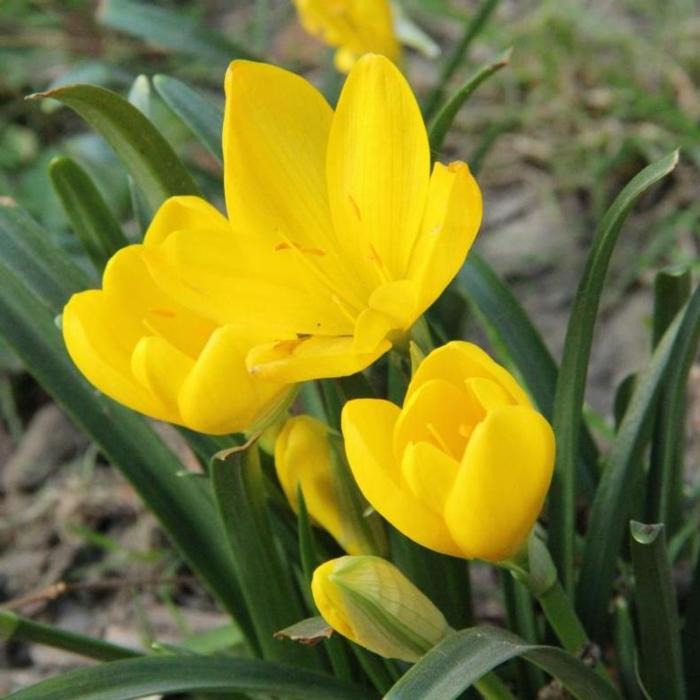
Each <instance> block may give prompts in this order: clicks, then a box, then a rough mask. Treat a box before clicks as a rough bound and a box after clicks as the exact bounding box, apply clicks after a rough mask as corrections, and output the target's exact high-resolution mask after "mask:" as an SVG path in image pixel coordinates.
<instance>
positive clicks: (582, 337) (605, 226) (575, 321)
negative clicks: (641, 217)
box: [549, 151, 678, 633]
mask: <svg viewBox="0 0 700 700" xmlns="http://www.w3.org/2000/svg"><path fill="white" fill-rule="evenodd" d="M677 163H678V152H677V151H674V152H673V153H670V154H669V155H667V156H665V157H664V158H661V159H660V160H658V161H656V162H655V163H652V164H651V165H649V166H647V167H646V168H644V170H642V171H641V172H640V173H639V174H637V175H636V176H635V177H634V178H633V179H632V180H631V181H630V182H629V183H628V184H627V185H626V187H625V188H624V189H623V190H622V192H620V194H619V195H618V196H617V198H616V199H615V201H614V202H613V204H612V206H611V207H610V209H608V211H607V212H606V214H605V216H604V217H603V220H602V221H601V223H600V226H599V227H598V230H597V232H596V234H595V238H594V240H593V243H592V245H591V249H590V252H589V254H588V258H587V259H586V266H585V268H584V271H583V275H582V276H581V280H580V281H579V284H578V289H577V290H576V296H575V297H574V302H573V307H572V309H571V315H570V317H569V323H568V326H567V330H566V340H565V342H564V351H563V353H562V360H561V364H560V367H559V375H558V379H557V390H556V395H555V398H554V412H553V418H552V422H553V426H554V433H555V435H556V438H557V461H556V469H555V473H554V481H553V483H552V490H551V492H550V498H549V504H550V510H549V517H550V527H549V537H550V549H551V551H552V556H553V558H554V562H555V563H556V565H557V569H558V570H559V576H560V578H561V581H562V584H563V585H564V588H565V589H566V590H567V591H568V592H571V591H572V590H573V585H574V537H575V534H576V522H575V520H576V519H575V516H576V512H575V505H576V462H577V460H578V455H579V445H580V440H581V426H582V424H583V418H582V410H583V399H584V393H585V389H586V376H587V374H588V361H589V359H590V354H591V346H592V344H593V328H594V325H595V320H596V317H597V315H598V307H599V305H600V298H601V294H602V292H603V285H604V283H605V277H606V275H607V272H608V266H609V263H610V258H611V256H612V253H613V250H614V248H615V244H616V243H617V239H618V237H619V234H620V230H621V229H622V225H623V224H624V222H625V219H626V218H627V215H628V214H629V212H630V210H631V209H632V206H633V205H634V203H635V202H636V201H637V199H638V198H639V197H640V196H641V195H642V194H643V193H644V192H646V191H647V190H648V189H649V188H650V187H651V186H652V185H653V184H654V183H656V182H658V181H659V180H661V179H662V178H664V177H665V176H666V175H668V174H669V173H670V172H671V171H672V170H673V169H674V168H675V167H676V164H677ZM589 541H590V539H589ZM591 633H593V631H592V630H591Z"/></svg>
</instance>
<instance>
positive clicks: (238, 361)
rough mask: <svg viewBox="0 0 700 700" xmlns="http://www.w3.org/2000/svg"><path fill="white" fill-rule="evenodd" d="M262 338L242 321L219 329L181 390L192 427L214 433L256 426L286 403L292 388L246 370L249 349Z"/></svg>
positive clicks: (185, 418) (184, 414)
mask: <svg viewBox="0 0 700 700" xmlns="http://www.w3.org/2000/svg"><path fill="white" fill-rule="evenodd" d="M259 340H260V337H259V336H256V335H255V334H254V333H253V332H252V331H251V330H250V329H248V328H244V327H241V326H223V327H221V328H218V329H217V330H216V331H214V333H213V334H212V336H211V338H210V339H209V342H208V343H207V345H206V346H205V348H204V350H203V351H202V353H201V355H200V356H199V358H198V360H197V362H196V364H195V365H194V367H193V369H192V371H191V372H190V373H189V375H188V377H187V379H186V380H185V382H184V384H183V385H182V388H181V390H180V396H179V406H180V412H181V414H182V418H183V421H184V422H185V424H186V425H187V426H189V427H191V428H192V429H194V430H198V431H200V432H203V433H208V434H211V435H222V434H225V433H234V432H239V431H243V430H249V429H251V427H254V426H255V424H256V423H260V422H263V421H264V420H265V419H266V418H268V417H270V416H271V415H272V414H274V413H275V412H276V410H278V409H279V408H280V406H281V405H282V404H283V403H284V401H285V400H286V399H287V398H288V395H289V390H290V387H288V386H286V385H282V384H278V383H274V382H270V381H266V380H264V379H262V378H259V377H253V376H251V375H250V374H249V372H248V371H247V369H246V364H245V357H246V354H247V352H248V351H249V350H250V348H251V347H252V346H253V344H254V343H255V342H258V341H259Z"/></svg>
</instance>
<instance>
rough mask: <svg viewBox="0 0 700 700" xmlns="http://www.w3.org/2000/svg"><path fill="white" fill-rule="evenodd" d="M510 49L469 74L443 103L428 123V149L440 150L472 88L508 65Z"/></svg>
mask: <svg viewBox="0 0 700 700" xmlns="http://www.w3.org/2000/svg"><path fill="white" fill-rule="evenodd" d="M512 52H513V51H512V49H508V50H507V51H504V52H503V53H502V54H501V55H500V56H499V57H498V58H497V59H496V60H495V61H492V62H491V63H487V64H485V65H483V66H481V68H479V70H477V71H476V73H474V75H472V76H470V78H469V79H468V80H467V82H465V83H464V85H462V87H460V88H459V90H457V92H455V94H454V95H452V97H450V99H449V100H448V101H447V102H446V103H445V105H444V106H443V107H442V109H441V110H440V111H439V112H438V114H437V115H436V117H435V119H433V121H432V122H431V123H430V128H429V130H428V131H429V134H430V149H431V150H432V152H433V154H435V153H437V152H439V151H440V149H441V148H442V144H443V142H444V141H445V136H447V132H448V131H449V130H450V127H451V126H452V122H454V120H455V117H456V116H457V114H458V113H459V110H460V109H462V106H463V105H464V103H465V102H466V101H467V100H468V99H469V98H470V97H471V95H472V93H473V92H474V90H476V89H477V88H478V87H479V85H481V83H483V82H484V81H485V80H487V79H488V78H490V77H491V76H492V75H493V74H494V73H496V72H498V71H499V70H501V68H504V67H505V66H507V65H508V63H509V62H510V56H511V53H512Z"/></svg>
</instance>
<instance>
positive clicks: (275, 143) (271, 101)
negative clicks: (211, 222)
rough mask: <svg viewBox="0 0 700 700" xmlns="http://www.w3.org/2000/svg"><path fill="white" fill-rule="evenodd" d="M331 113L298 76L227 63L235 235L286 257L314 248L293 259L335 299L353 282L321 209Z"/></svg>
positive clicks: (228, 166)
mask: <svg viewBox="0 0 700 700" xmlns="http://www.w3.org/2000/svg"><path fill="white" fill-rule="evenodd" d="M332 116H333V112H332V110H331V108H330V106H329V105H328V103H327V102H326V100H325V98H324V97H323V96H322V95H321V93H320V92H319V91H318V90H316V88H315V87H313V86H312V85H311V84H310V83H308V82H307V81H306V80H304V79H303V78H301V77H300V76H298V75H295V74H294V73H291V72H289V71H286V70H283V69H281V68H277V67H275V66H271V65H267V64H264V63H253V62H249V61H234V62H233V63H231V65H230V67H229V69H228V72H227V73H226V112H225V117H224V132H223V149H224V185H225V190H226V205H227V208H228V213H229V218H230V219H231V221H232V222H234V223H235V226H236V228H237V229H238V230H240V231H241V232H242V235H244V236H251V237H254V238H256V239H258V241H260V243H261V244H264V245H265V246H267V248H268V249H269V251H270V252H272V251H273V249H275V250H280V249H283V248H286V249H287V250H290V255H287V256H286V257H287V258H289V257H290V256H291V254H293V253H294V252H295V251H296V250H306V251H314V254H311V255H306V256H305V257H303V258H301V260H300V262H301V263H303V264H306V266H307V267H308V268H314V269H315V273H314V274H316V275H318V274H321V272H319V270H320V269H321V270H322V273H323V276H324V279H325V281H326V282H327V283H328V284H329V285H330V284H334V283H335V284H336V286H337V288H338V289H339V290H340V295H341V296H343V295H344V294H345V295H348V296H350V297H352V296H353V294H355V293H356V291H357V289H358V285H357V281H356V278H355V276H354V275H353V274H352V272H351V268H350V266H348V265H346V264H344V262H343V261H342V260H341V259H340V257H339V256H338V254H337V246H336V245H335V236H334V234H333V227H332V224H331V217H330V210H329V206H328V195H327V185H326V174H325V172H326V171H325V167H326V165H325V164H326V150H327V145H328V134H329V132H330V127H331V119H332ZM262 265H263V263H262V262H259V268H258V269H259V270H260V271H263V270H264V268H263V267H262ZM350 301H352V303H353V304H357V303H359V301H360V299H359V298H356V297H353V298H352V299H350Z"/></svg>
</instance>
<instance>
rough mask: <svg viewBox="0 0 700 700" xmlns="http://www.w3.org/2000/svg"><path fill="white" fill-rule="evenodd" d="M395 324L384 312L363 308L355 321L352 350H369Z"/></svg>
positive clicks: (374, 346)
mask: <svg viewBox="0 0 700 700" xmlns="http://www.w3.org/2000/svg"><path fill="white" fill-rule="evenodd" d="M395 325H396V322H395V321H393V320H392V319H391V318H389V317H388V316H387V315H386V314H382V313H379V312H378V311H374V310H373V309H365V310H364V311H362V312H361V313H360V315H359V316H358V317H357V321H356V322H355V332H354V339H353V344H352V350H353V352H356V353H366V352H371V351H372V350H374V349H375V348H376V347H377V346H378V345H379V344H380V343H381V342H382V341H383V340H384V339H385V338H386V337H387V335H388V334H389V333H390V332H391V330H392V329H393V328H394V327H395Z"/></svg>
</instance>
